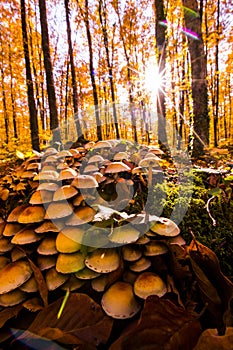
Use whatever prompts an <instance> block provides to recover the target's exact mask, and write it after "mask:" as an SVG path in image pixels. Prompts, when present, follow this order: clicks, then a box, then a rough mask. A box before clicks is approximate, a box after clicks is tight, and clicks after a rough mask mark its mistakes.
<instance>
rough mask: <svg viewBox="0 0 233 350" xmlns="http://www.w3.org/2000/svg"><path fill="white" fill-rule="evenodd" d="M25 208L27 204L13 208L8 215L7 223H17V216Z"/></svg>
mask: <svg viewBox="0 0 233 350" xmlns="http://www.w3.org/2000/svg"><path fill="white" fill-rule="evenodd" d="M26 208H27V204H22V205H19V206H17V207H15V208H14V209H13V210H12V211H11V212H10V214H9V215H8V218H7V222H17V221H18V218H19V215H20V214H21V213H22V212H23V211H24V209H26Z"/></svg>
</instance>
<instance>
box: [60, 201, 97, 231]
mask: <svg viewBox="0 0 233 350" xmlns="http://www.w3.org/2000/svg"><path fill="white" fill-rule="evenodd" d="M95 214H96V211H95V210H94V209H93V208H91V207H87V206H85V207H78V208H76V209H74V213H73V215H72V216H71V217H70V218H69V219H68V220H67V221H66V224H67V225H70V226H76V225H82V224H86V223H88V222H90V221H92V220H93V219H94V216H95Z"/></svg>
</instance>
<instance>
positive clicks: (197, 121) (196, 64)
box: [183, 0, 209, 157]
mask: <svg viewBox="0 0 233 350" xmlns="http://www.w3.org/2000/svg"><path fill="white" fill-rule="evenodd" d="M183 5H184V6H186V7H188V8H190V9H191V10H193V11H195V12H196V13H198V3H197V0H183ZM185 23H186V27H187V28H188V29H189V30H191V31H192V32H194V33H195V35H198V39H195V38H193V37H188V46H189V52H190V57H191V71H192V97H193V112H194V142H193V152H192V153H193V156H195V157H196V156H199V155H201V154H203V151H204V147H205V146H207V145H208V144H209V116H208V94H207V81H206V77H207V62H206V56H205V52H204V44H203V40H202V36H201V21H200V17H198V16H190V15H188V14H187V13H185Z"/></svg>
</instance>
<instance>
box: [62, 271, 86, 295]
mask: <svg viewBox="0 0 233 350" xmlns="http://www.w3.org/2000/svg"><path fill="white" fill-rule="evenodd" d="M84 284H85V281H84V280H81V279H79V278H76V277H75V276H74V275H71V276H70V277H69V279H68V281H66V282H65V283H64V284H63V285H62V286H61V289H62V290H69V291H70V292H72V291H74V290H77V289H79V288H81V287H82V286H83V285H84Z"/></svg>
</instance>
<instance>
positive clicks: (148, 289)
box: [134, 272, 167, 299]
mask: <svg viewBox="0 0 233 350" xmlns="http://www.w3.org/2000/svg"><path fill="white" fill-rule="evenodd" d="M134 293H135V294H136V295H137V296H138V297H139V298H142V299H146V298H147V297H148V296H149V295H157V296H158V297H162V296H163V295H164V294H166V293H167V286H166V284H165V283H164V281H163V280H162V278H161V277H160V276H158V275H156V274H155V273H153V272H143V273H141V274H140V275H139V276H138V277H137V279H136V281H135V282H134Z"/></svg>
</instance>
